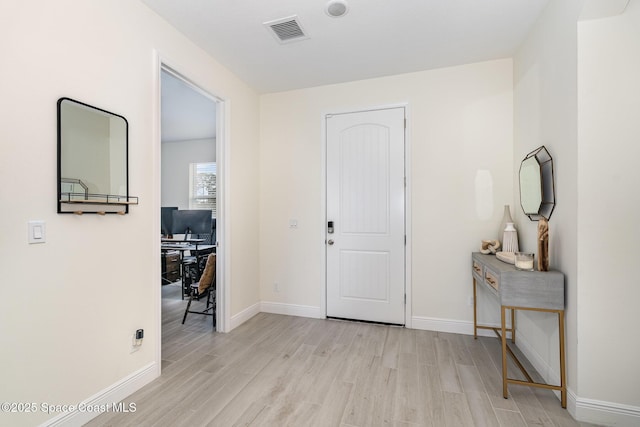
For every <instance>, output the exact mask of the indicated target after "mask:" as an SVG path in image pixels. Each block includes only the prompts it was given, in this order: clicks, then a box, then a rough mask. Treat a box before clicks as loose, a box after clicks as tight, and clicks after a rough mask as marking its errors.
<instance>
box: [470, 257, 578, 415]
mask: <svg viewBox="0 0 640 427" xmlns="http://www.w3.org/2000/svg"><path fill="white" fill-rule="evenodd" d="M471 262H472V265H471V271H472V276H473V337H474V338H478V329H490V330H493V331H494V332H495V333H496V335H498V337H499V338H500V340H501V342H502V394H503V397H504V398H505V399H506V398H507V397H508V392H507V386H508V384H518V385H526V386H529V387H540V388H546V389H551V390H559V391H560V396H561V399H560V402H561V404H562V407H563V408H566V407H567V386H566V372H565V347H564V345H565V343H564V275H563V274H562V273H560V272H558V271H520V270H516V268H515V267H514V266H513V265H511V264H507V263H504V262H502V261H500V260H498V259H497V258H496V257H495V256H494V255H484V254H481V253H478V252H474V253H473V254H472V255H471ZM478 283H479V284H480V286H482V287H483V288H484V289H487V290H488V291H489V293H490V294H491V295H493V296H495V297H496V298H497V300H498V302H499V303H500V318H501V319H500V325H501V327H500V328H496V327H492V326H485V325H479V324H478V319H477V303H476V301H477V286H478ZM507 310H510V312H511V328H507V327H506V311H507ZM516 310H531V311H541V312H546V313H555V314H557V315H558V329H559V330H558V335H559V336H560V385H550V384H544V383H537V382H535V381H533V380H532V379H531V376H530V375H529V374H528V373H527V371H526V369H525V368H524V366H522V364H521V363H520V361H519V360H518V358H517V357H516V355H515V354H514V353H513V351H511V349H510V348H509V346H508V345H507V332H510V333H511V341H512V342H513V343H515V342H516V323H515V322H516V316H515V313H516ZM507 353H509V355H510V356H511V357H512V358H513V359H514V362H516V365H518V368H520V370H521V371H522V373H523V374H524V376H525V377H526V378H527V381H522V380H517V379H513V378H509V377H508V376H507Z"/></svg>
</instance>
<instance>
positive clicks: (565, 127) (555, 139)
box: [513, 0, 582, 392]
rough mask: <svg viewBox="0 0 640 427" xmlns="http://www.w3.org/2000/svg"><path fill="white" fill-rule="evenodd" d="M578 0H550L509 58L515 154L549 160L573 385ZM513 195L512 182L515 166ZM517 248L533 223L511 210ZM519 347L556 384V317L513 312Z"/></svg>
mask: <svg viewBox="0 0 640 427" xmlns="http://www.w3.org/2000/svg"><path fill="white" fill-rule="evenodd" d="M581 3H582V2H581V1H580V0H567V1H555V2H554V1H551V2H549V4H548V5H547V7H546V8H545V10H544V11H543V14H542V15H541V17H540V18H539V19H538V21H537V23H536V25H535V27H534V28H533V30H532V31H531V32H530V33H529V35H528V38H527V39H526V40H525V42H524V43H523V44H522V46H521V47H520V49H519V50H518V52H517V53H516V55H515V57H514V158H513V163H514V164H517V165H519V164H520V162H521V161H522V159H523V158H524V156H525V155H526V154H527V153H528V152H530V151H532V150H533V149H535V148H537V147H539V146H540V145H544V146H546V147H547V149H548V150H549V152H550V154H551V156H552V157H553V162H554V165H553V166H554V174H555V188H556V207H555V210H554V211H553V214H552V216H551V219H550V221H549V228H550V252H551V254H550V255H551V268H552V269H557V270H560V271H562V272H563V273H564V274H565V286H566V292H565V301H566V321H567V326H566V339H567V358H566V360H567V379H568V386H569V388H570V389H571V391H572V392H577V387H578V374H577V371H576V369H577V359H578V355H577V340H578V334H577V322H576V321H577V307H578V306H577V304H578V293H577V292H578V284H577V271H576V270H577V229H576V219H577V214H578V211H577V191H578V181H577V169H578V164H577V149H578V148H577V95H576V90H577V75H576V73H577V59H576V57H577V34H576V22H577V18H578V14H579V13H580V8H581ZM515 171H516V174H514V177H513V180H514V182H515V184H514V190H515V197H516V199H519V186H518V184H517V183H518V177H517V172H518V168H516V169H515ZM514 219H515V220H516V222H517V223H518V224H519V238H520V243H521V249H524V250H527V251H531V252H537V244H536V242H535V238H536V235H537V222H532V221H530V220H529V219H528V218H527V217H526V216H524V214H523V213H522V209H517V210H516V217H515V218H514ZM517 323H518V329H519V333H520V335H519V341H520V346H521V347H522V348H524V350H525V352H526V353H527V355H528V356H529V359H530V360H531V361H532V362H533V363H534V365H536V367H537V368H538V370H539V371H541V374H543V376H545V377H546V378H547V380H548V381H551V382H554V383H558V381H559V378H560V375H559V372H560V368H559V357H558V320H557V316H555V315H552V314H543V313H526V312H520V313H519V316H518V319H517Z"/></svg>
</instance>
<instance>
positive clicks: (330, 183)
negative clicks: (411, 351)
mask: <svg viewBox="0 0 640 427" xmlns="http://www.w3.org/2000/svg"><path fill="white" fill-rule="evenodd" d="M404 123H405V115H404V108H390V109H384V110H374V111H364V112H357V113H348V114H335V115H328V116H327V118H326V130H327V132H326V135H327V224H326V225H327V234H326V239H327V244H326V251H327V252H326V258H327V316H329V317H339V318H346V319H358V320H368V321H375V322H385V323H395V324H404V313H405V212H404V210H405V194H404V188H405V177H404V168H405V165H404V158H405V154H404V138H405V135H404V127H405V126H404ZM331 226H332V227H331Z"/></svg>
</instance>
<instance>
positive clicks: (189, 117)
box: [161, 71, 216, 142]
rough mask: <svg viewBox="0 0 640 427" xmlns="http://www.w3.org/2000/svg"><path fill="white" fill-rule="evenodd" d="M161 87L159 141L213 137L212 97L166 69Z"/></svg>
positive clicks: (214, 110)
mask: <svg viewBox="0 0 640 427" xmlns="http://www.w3.org/2000/svg"><path fill="white" fill-rule="evenodd" d="M161 87H162V90H161V93H162V95H161V138H162V142H176V141H188V140H193V139H209V138H215V137H216V101H214V100H213V99H211V98H210V97H208V96H205V95H204V94H203V93H201V92H200V91H199V90H198V89H196V88H194V87H193V86H191V85H189V84H188V83H186V82H184V81H183V80H181V79H179V78H177V77H175V76H173V75H172V74H170V73H168V72H166V71H163V72H162V86H161Z"/></svg>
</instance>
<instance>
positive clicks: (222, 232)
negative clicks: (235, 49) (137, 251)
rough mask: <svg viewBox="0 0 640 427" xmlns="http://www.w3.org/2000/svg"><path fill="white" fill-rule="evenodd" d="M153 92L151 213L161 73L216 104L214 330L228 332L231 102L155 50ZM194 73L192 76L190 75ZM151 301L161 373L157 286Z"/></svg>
mask: <svg viewBox="0 0 640 427" xmlns="http://www.w3.org/2000/svg"><path fill="white" fill-rule="evenodd" d="M154 59H155V66H154V73H155V75H154V89H153V110H154V111H153V112H154V114H153V116H154V117H153V141H154V143H153V182H154V185H153V192H152V193H153V200H152V203H151V205H152V209H153V211H154V212H160V206H161V105H160V104H161V90H162V88H161V77H162V72H163V71H166V72H169V73H170V74H172V75H173V76H175V77H177V78H179V79H180V80H182V81H184V82H185V83H187V84H188V85H189V86H191V87H192V88H193V89H194V90H196V91H198V92H200V93H201V94H203V95H204V96H206V97H207V98H210V99H212V100H214V101H215V102H216V103H217V107H218V108H217V110H216V117H215V120H216V164H217V170H218V178H217V182H218V194H217V199H218V200H217V208H218V212H220V213H221V217H220V218H216V240H217V241H218V248H217V250H216V257H217V262H216V265H217V268H216V283H218V286H217V288H216V301H217V302H218V303H217V307H216V330H217V331H218V332H228V331H229V327H230V324H231V322H230V313H231V310H230V308H231V307H230V300H229V295H230V293H229V273H228V272H229V271H230V266H231V260H230V256H229V255H230V251H229V244H228V236H229V231H230V230H229V220H228V218H229V209H230V207H229V203H228V189H227V187H228V185H229V184H228V183H229V176H230V173H229V165H230V163H231V162H230V158H229V149H228V147H227V145H228V143H229V129H230V128H231V126H230V110H231V105H230V101H229V100H227V99H224V98H222V97H219V96H217V95H215V94H213V93H212V92H210V91H209V90H207V89H203V88H204V87H205V85H200V84H198V83H197V82H196V81H195V80H192V79H190V78H189V77H187V76H188V75H189V74H190V73H188V72H182V71H180V70H183V69H186V68H187V67H182V66H181V65H179V64H177V63H176V62H175V61H173V60H171V59H169V58H167V57H166V56H165V55H163V54H162V53H161V52H159V51H157V50H155V51H154ZM191 74H193V73H191ZM153 227H154V228H153V229H154V230H159V229H160V216H159V215H154V216H153ZM152 250H153V251H154V252H157V256H156V257H155V258H156V260H155V262H154V272H153V277H154V281H153V283H160V281H161V280H160V279H161V268H160V236H159V235H158V237H157V238H156V239H153V249H152ZM154 289H155V291H154V301H155V307H156V310H155V324H156V327H157V331H158V339H157V340H156V348H155V354H156V356H155V357H156V360H157V362H158V363H157V366H158V372H159V371H160V365H161V360H162V293H161V289H160V286H155V287H154Z"/></svg>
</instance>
